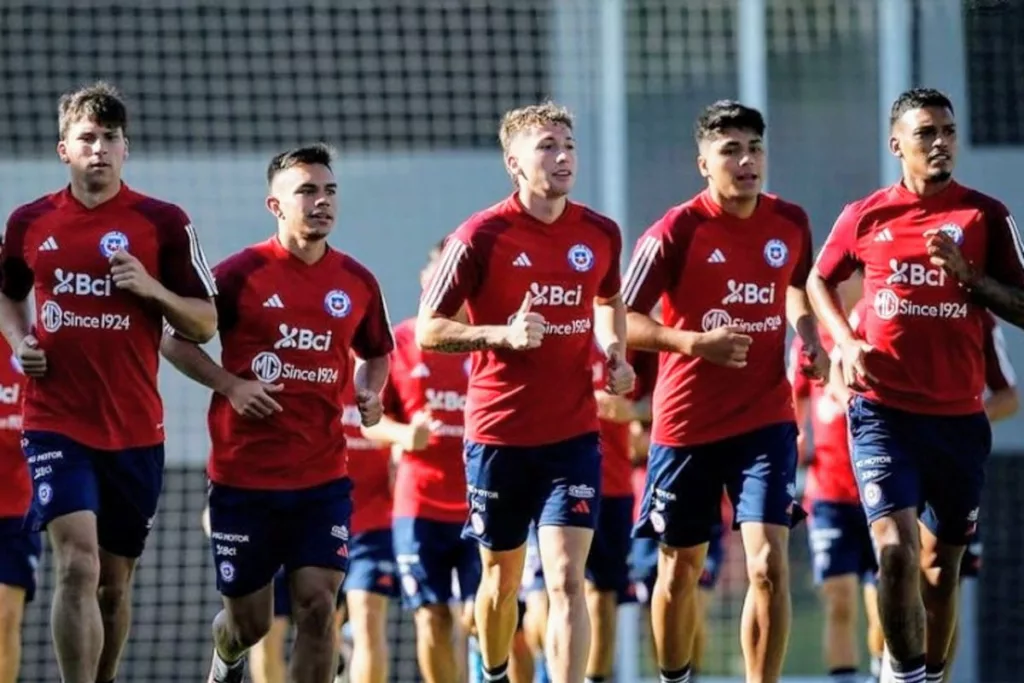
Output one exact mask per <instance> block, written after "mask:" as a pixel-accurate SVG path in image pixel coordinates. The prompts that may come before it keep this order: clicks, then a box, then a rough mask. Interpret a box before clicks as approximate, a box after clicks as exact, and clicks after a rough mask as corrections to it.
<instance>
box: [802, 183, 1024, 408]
mask: <svg viewBox="0 0 1024 683" xmlns="http://www.w3.org/2000/svg"><path fill="white" fill-rule="evenodd" d="M928 230H942V231H943V232H945V233H946V234H947V235H949V236H950V237H952V238H953V240H954V241H956V242H957V243H958V244H959V246H960V250H961V252H962V253H963V255H964V258H966V259H967V261H968V262H970V263H971V264H972V265H973V266H974V267H975V268H978V269H980V270H982V271H984V272H985V273H987V274H988V275H990V276H991V277H993V278H994V279H996V280H998V281H999V282H1002V283H1004V284H1007V285H1012V286H1015V287H1024V246H1022V242H1021V237H1020V234H1019V233H1018V231H1017V226H1016V224H1015V223H1014V221H1013V218H1012V217H1011V216H1010V214H1009V213H1008V212H1007V210H1006V207H1005V206H1003V205H1002V204H1000V203H999V202H998V201H996V200H995V199H993V198H991V197H988V196H986V195H984V194H982V193H980V192H977V191H975V190H971V189H968V188H966V187H963V186H961V185H958V184H956V183H952V184H950V186H949V187H947V188H946V189H945V190H943V191H942V192H939V193H938V194H935V195H932V196H929V197H920V196H918V195H916V194H914V193H912V192H910V191H909V190H908V189H906V188H905V187H904V186H903V185H902V184H896V185H893V186H892V187H888V188H885V189H882V190H879V191H877V192H875V193H874V194H872V195H870V196H868V197H866V198H864V199H862V200H860V201H858V202H854V203H853V204H850V205H848V206H847V207H846V208H845V209H844V210H843V212H842V214H840V216H839V219H838V220H837V221H836V224H835V226H834V227H833V228H832V232H831V234H830V235H829V237H828V240H827V241H826V243H825V246H824V247H822V250H821V253H820V254H819V255H818V261H817V266H816V267H817V270H818V271H819V273H820V274H821V277H822V278H823V279H824V280H825V281H827V282H829V283H830V284H836V283H839V282H842V281H843V280H845V279H847V278H848V277H849V276H850V275H852V274H853V272H854V270H856V269H857V268H859V267H863V269H864V298H865V299H866V300H867V301H868V302H870V306H868V307H866V308H865V314H864V339H865V340H866V341H867V342H868V343H869V344H870V345H871V346H872V347H873V349H874V350H873V351H872V352H871V353H869V354H868V356H867V359H866V363H867V365H868V369H869V370H870V372H871V374H872V375H874V376H875V377H876V378H877V381H876V382H874V383H872V386H870V387H869V388H868V390H867V391H866V392H864V395H865V397H867V398H869V399H870V400H873V401H876V402H878V403H881V404H883V405H888V406H890V407H893V408H897V409H901V410H906V411H910V412H915V413H924V414H933V415H963V414H969V413H974V412H979V411H981V409H982V392H983V390H984V386H985V368H984V353H983V346H984V337H985V329H984V326H985V315H986V313H985V310H984V309H983V308H982V307H981V306H979V305H977V304H976V303H974V301H973V300H972V299H971V296H970V294H969V293H968V292H967V290H965V289H964V288H962V287H960V286H959V284H958V283H957V281H956V280H955V278H953V277H950V276H948V275H947V274H946V272H945V271H944V270H943V269H942V268H939V267H937V266H934V265H932V264H931V262H930V261H929V257H928V253H927V250H926V247H925V244H926V241H927V238H926V237H925V236H924V233H925V232H926V231H928Z"/></svg>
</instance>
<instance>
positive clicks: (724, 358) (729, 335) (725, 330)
mask: <svg viewBox="0 0 1024 683" xmlns="http://www.w3.org/2000/svg"><path fill="white" fill-rule="evenodd" d="M753 341H754V338H753V337H751V336H750V335H747V334H743V332H742V331H740V328H738V327H732V326H725V327H716V328H715V329H713V330H711V331H710V332H704V333H703V334H701V335H700V336H699V337H698V339H697V343H696V344H694V347H693V351H694V355H697V356H699V357H701V358H703V359H704V360H706V361H708V362H709V363H714V364H715V365H724V366H725V367H727V368H745V367H746V366H747V352H748V351H749V350H750V345H751V344H752V343H753Z"/></svg>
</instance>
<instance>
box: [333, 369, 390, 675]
mask: <svg viewBox="0 0 1024 683" xmlns="http://www.w3.org/2000/svg"><path fill="white" fill-rule="evenodd" d="M342 400H343V401H344V412H343V416H342V423H343V424H344V426H345V439H346V441H347V453H348V471H349V476H350V477H351V478H352V523H351V525H350V531H351V540H349V543H348V553H349V554H348V576H346V577H345V583H344V586H343V589H344V593H345V604H346V605H347V606H348V623H349V628H350V629H351V631H352V660H351V661H350V662H349V679H350V680H351V683H386V681H387V680H388V670H389V665H390V657H389V653H388V606H389V603H390V601H391V599H393V598H395V597H398V572H397V568H396V566H395V550H394V541H393V539H392V534H391V509H392V507H393V506H394V498H393V497H392V486H393V483H394V479H393V477H392V473H393V470H392V465H391V448H390V446H388V445H387V444H384V443H382V442H380V441H376V440H374V439H369V438H367V437H366V436H364V434H363V432H362V429H361V423H362V416H361V410H360V408H359V405H358V403H357V401H356V395H355V392H354V391H352V389H348V390H346V391H345V392H343V398H342ZM373 426H374V425H369V426H368V428H373Z"/></svg>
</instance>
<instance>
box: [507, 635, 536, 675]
mask: <svg viewBox="0 0 1024 683" xmlns="http://www.w3.org/2000/svg"><path fill="white" fill-rule="evenodd" d="M508 654H509V657H508V681H509V683H534V676H535V675H536V665H535V662H534V659H533V651H532V650H531V649H530V646H529V644H528V643H527V642H526V636H525V635H524V634H523V629H522V628H521V627H520V628H517V629H516V632H515V633H514V634H513V635H512V647H511V648H510V649H509V653H508Z"/></svg>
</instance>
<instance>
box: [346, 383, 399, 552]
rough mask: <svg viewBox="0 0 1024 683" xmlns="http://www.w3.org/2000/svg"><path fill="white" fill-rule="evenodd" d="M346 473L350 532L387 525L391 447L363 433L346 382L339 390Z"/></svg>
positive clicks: (351, 387)
mask: <svg viewBox="0 0 1024 683" xmlns="http://www.w3.org/2000/svg"><path fill="white" fill-rule="evenodd" d="M341 400H342V413H341V423H342V426H343V428H344V432H345V442H346V453H347V455H348V476H349V477H350V478H351V479H352V521H351V523H350V524H349V526H350V527H351V529H352V533H353V535H354V534H361V533H363V532H366V531H379V530H381V529H390V528H391V508H392V506H393V505H394V499H393V498H392V492H391V448H390V447H389V446H387V445H385V444H381V443H378V442H376V441H372V440H370V439H367V438H366V437H365V436H363V418H362V417H361V416H360V414H359V406H357V405H356V392H355V387H354V385H353V383H352V382H349V383H348V384H347V385H346V386H345V389H344V391H343V393H342V399H341Z"/></svg>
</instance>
